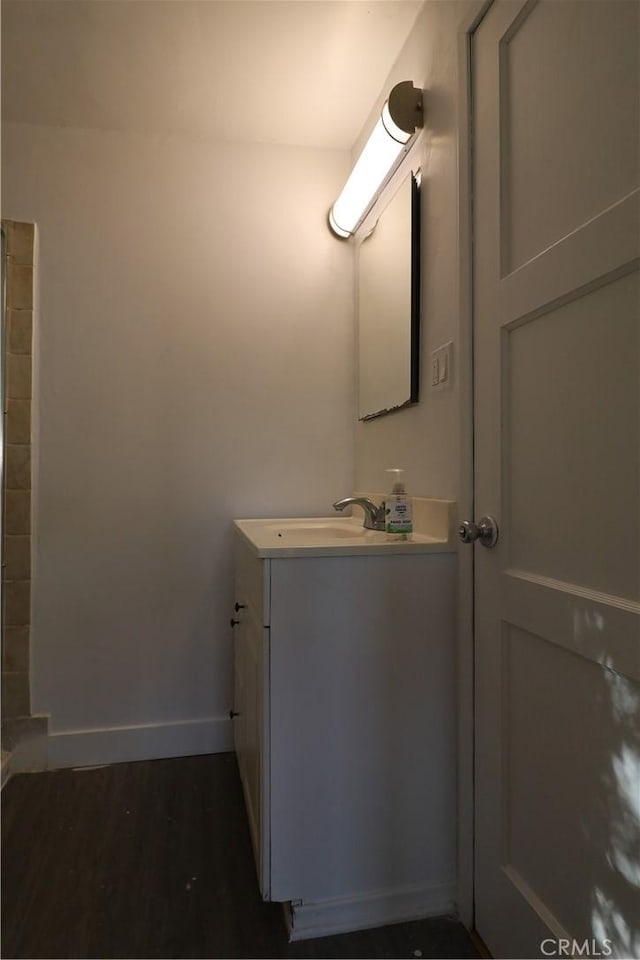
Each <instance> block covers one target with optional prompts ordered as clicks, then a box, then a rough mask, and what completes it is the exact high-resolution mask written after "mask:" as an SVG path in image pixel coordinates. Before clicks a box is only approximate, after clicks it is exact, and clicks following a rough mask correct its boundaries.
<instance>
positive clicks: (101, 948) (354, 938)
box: [2, 754, 478, 960]
mask: <svg viewBox="0 0 640 960" xmlns="http://www.w3.org/2000/svg"><path fill="white" fill-rule="evenodd" d="M2 825H3V832H2V933H3V937H2V956H3V957H4V958H11V957H33V958H51V960H53V958H57V957H68V958H90V957H91V958H93V957H98V958H115V957H123V958H155V957H167V958H168V957H185V958H187V957H199V958H214V957H223V958H241V957H250V958H268V957H282V958H323V957H324V958H345V960H346V958H350V957H362V958H377V957H410V958H415V957H420V956H422V957H425V958H426V957H440V958H446V957H458V958H465V957H477V956H478V954H477V952H476V951H475V949H474V946H473V944H472V942H471V940H470V938H469V936H468V935H467V933H466V931H465V930H464V928H463V927H462V926H461V925H460V924H458V923H456V922H455V921H454V920H451V919H446V918H445V919H436V920H425V921H419V922H416V923H405V924H399V925H396V926H392V927H383V928H380V929H377V930H369V931H363V932H359V933H351V934H342V935H340V936H335V937H327V938H324V939H317V940H307V941H304V942H300V943H294V944H289V943H287V936H286V930H285V926H284V920H283V916H282V909H281V907H280V906H279V905H277V904H266V903H263V901H262V899H261V897H260V894H259V891H258V886H257V881H256V876H255V869H254V864H253V855H252V851H251V841H250V838H249V831H248V826H247V821H246V816H245V812H244V803H243V798H242V790H241V786H240V780H239V776H238V770H237V766H236V762H235V756H234V755H233V754H218V755H215V756H204V757H184V758H180V759H177V760H155V761H147V762H143V763H126V764H117V765H115V766H109V767H102V768H98V769H88V770H78V771H74V770H60V771H55V772H51V773H38V774H22V775H19V776H15V777H14V778H13V779H12V780H11V781H10V782H9V784H8V785H7V786H6V787H5V788H4V790H3V791H2Z"/></svg>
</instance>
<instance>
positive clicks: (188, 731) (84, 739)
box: [48, 717, 233, 770]
mask: <svg viewBox="0 0 640 960" xmlns="http://www.w3.org/2000/svg"><path fill="white" fill-rule="evenodd" d="M227 750H233V727H232V724H231V721H230V720H228V719H227V718H226V717H207V718H206V719H204V720H180V721H178V722H174V723H144V724H136V725H133V726H128V727H100V728H98V729H93V730H63V731H61V732H53V733H50V734H49V743H48V753H49V759H48V767H49V770H57V769H60V768H61V767H85V766H94V765H97V764H103V763H125V762H127V761H131V760H159V759H161V758H163V757H190V756H195V755H197V754H201V753H224V752H226V751H227Z"/></svg>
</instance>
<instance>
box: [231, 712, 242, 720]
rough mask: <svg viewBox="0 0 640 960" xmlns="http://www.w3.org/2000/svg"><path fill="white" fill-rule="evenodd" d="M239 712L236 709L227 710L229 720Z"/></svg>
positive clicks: (237, 715)
mask: <svg viewBox="0 0 640 960" xmlns="http://www.w3.org/2000/svg"><path fill="white" fill-rule="evenodd" d="M239 716H240V713H239V711H238V710H229V720H233V718H234V717H239Z"/></svg>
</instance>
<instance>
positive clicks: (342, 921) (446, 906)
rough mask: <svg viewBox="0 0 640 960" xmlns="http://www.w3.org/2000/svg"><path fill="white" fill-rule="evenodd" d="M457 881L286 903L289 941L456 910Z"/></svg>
mask: <svg viewBox="0 0 640 960" xmlns="http://www.w3.org/2000/svg"><path fill="white" fill-rule="evenodd" d="M455 893H456V885H455V883H445V884H440V885H438V886H435V887H408V888H404V889H400V890H383V891H375V892H373V893H367V894H363V896H361V897H348V898H347V897H345V898H343V899H340V900H322V901H317V902H315V903H304V902H301V903H296V902H294V903H291V904H287V905H286V906H285V918H286V921H287V927H288V929H289V940H310V939H312V938H313V937H329V936H332V935H333V934H335V933H347V932H349V931H352V930H365V929H367V928H368V927H383V926H386V924H388V923H405V922H407V921H409V920H424V919H425V918H426V917H437V916H442V915H444V914H450V913H453V911H454V909H455Z"/></svg>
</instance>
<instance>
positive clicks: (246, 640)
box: [234, 545, 270, 899]
mask: <svg viewBox="0 0 640 960" xmlns="http://www.w3.org/2000/svg"><path fill="white" fill-rule="evenodd" d="M243 546H244V545H241V547H240V548H239V549H238V550H237V551H236V591H235V592H236V598H237V599H236V603H237V604H238V605H240V609H239V610H238V611H236V612H235V613H234V618H235V619H236V620H237V623H236V625H235V627H234V645H235V650H234V663H235V687H234V712H235V714H236V715H235V716H234V742H235V748H236V755H237V758H238V767H239V770H240V779H241V781H242V789H243V792H244V798H245V806H246V809H247V817H248V820H249V829H250V832H251V841H252V843H253V851H254V855H255V861H256V867H257V871H258V882H259V884H260V890H261V892H262V894H263V896H264V897H265V899H267V896H268V890H269V856H268V854H269V848H268V837H269V830H268V824H267V811H268V795H267V789H266V784H267V783H268V760H269V757H268V740H269V732H268V726H267V717H268V696H269V691H268V687H267V682H268V676H269V671H268V663H269V640H270V637H269V634H270V631H269V628H268V627H265V626H263V623H262V615H263V613H264V604H263V603H262V602H259V603H256V597H259V598H261V596H262V590H261V589H260V590H258V589H256V587H257V585H258V584H259V583H260V581H261V579H262V578H264V577H267V576H268V563H266V564H265V562H264V561H261V560H260V559H259V558H257V557H255V556H252V555H251V554H249V553H247V552H245V551H244V549H242V547H243Z"/></svg>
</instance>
